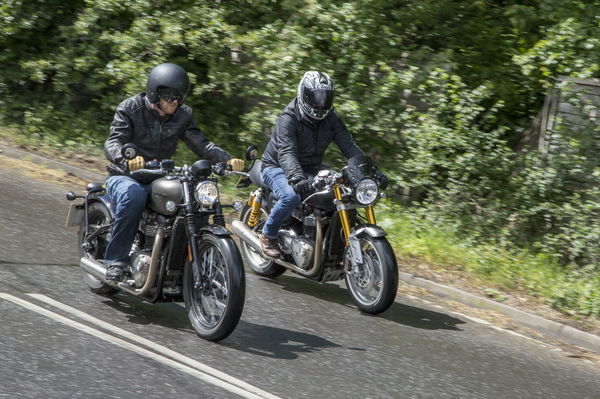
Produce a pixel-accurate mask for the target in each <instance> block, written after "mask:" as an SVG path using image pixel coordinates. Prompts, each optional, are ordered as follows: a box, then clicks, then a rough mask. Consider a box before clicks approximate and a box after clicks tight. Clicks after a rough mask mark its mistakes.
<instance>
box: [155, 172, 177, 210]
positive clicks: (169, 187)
mask: <svg viewBox="0 0 600 399" xmlns="http://www.w3.org/2000/svg"><path fill="white" fill-rule="evenodd" d="M182 198H183V189H182V188H181V182H179V179H177V178H169V177H161V178H160V179H156V180H154V181H153V182H152V186H151V190H150V208H151V209H152V210H153V211H156V212H158V213H162V214H163V215H173V214H174V213H175V212H177V207H176V206H175V205H178V204H181V200H182Z"/></svg>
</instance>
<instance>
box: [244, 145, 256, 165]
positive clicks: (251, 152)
mask: <svg viewBox="0 0 600 399" xmlns="http://www.w3.org/2000/svg"><path fill="white" fill-rule="evenodd" d="M257 157H258V147H257V146H255V145H254V144H252V145H251V146H250V147H248V149H247V150H246V160H248V161H254V160H255V159H256V158H257Z"/></svg>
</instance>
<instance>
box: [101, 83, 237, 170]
mask: <svg viewBox="0 0 600 399" xmlns="http://www.w3.org/2000/svg"><path fill="white" fill-rule="evenodd" d="M179 139H181V140H183V142H184V143H185V144H186V145H187V146H188V147H189V148H190V149H191V150H192V151H193V152H194V153H195V154H196V155H198V156H199V157H200V158H201V159H206V160H208V161H211V162H213V163H215V162H219V161H227V160H228V159H230V158H231V155H229V154H228V153H227V152H225V151H224V150H222V149H221V148H219V147H217V146H216V145H215V144H214V143H212V142H210V141H209V140H208V139H207V138H206V137H205V136H204V134H203V133H202V132H201V131H200V129H199V128H198V126H197V125H196V122H195V121H194V115H193V113H192V109H191V108H190V107H188V106H187V105H185V104H183V105H181V106H180V107H179V108H178V109H177V111H176V112H175V113H174V114H173V115H170V116H165V117H161V116H160V115H159V114H158V112H156V111H155V110H153V109H152V108H151V105H150V102H149V101H148V100H147V99H146V95H145V93H139V94H137V95H135V96H133V97H130V98H128V99H126V100H125V101H123V102H122V103H121V104H119V106H118V107H117V111H116V112H115V116H114V118H113V121H112V124H111V126H110V136H109V137H108V139H106V141H105V142H104V153H105V155H106V157H107V158H108V160H109V161H111V162H112V163H113V164H114V165H116V166H118V167H119V168H123V164H124V162H123V157H122V156H121V148H122V147H123V145H125V144H127V143H134V144H136V145H137V146H138V148H139V152H140V154H139V155H141V156H143V157H144V159H145V160H147V161H148V160H152V159H169V158H171V157H172V156H173V154H175V150H176V148H177V143H178V141H179Z"/></svg>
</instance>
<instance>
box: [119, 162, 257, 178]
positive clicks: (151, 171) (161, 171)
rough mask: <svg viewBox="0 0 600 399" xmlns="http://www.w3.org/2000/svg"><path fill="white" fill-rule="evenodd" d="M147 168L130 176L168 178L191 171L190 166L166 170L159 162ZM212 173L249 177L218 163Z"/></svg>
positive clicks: (246, 173) (133, 172) (131, 172)
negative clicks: (171, 173) (167, 176)
mask: <svg viewBox="0 0 600 399" xmlns="http://www.w3.org/2000/svg"><path fill="white" fill-rule="evenodd" d="M151 165H152V166H153V167H152V168H148V166H151ZM145 166H146V167H145V168H142V169H136V170H132V171H130V172H129V175H130V176H132V177H135V176H142V175H146V176H157V177H162V176H166V175H167V174H168V173H169V172H175V173H182V172H184V173H185V172H186V171H188V170H190V167H189V166H176V167H173V168H169V169H165V168H164V167H163V165H162V162H159V164H158V167H156V166H157V164H156V161H150V162H146V165H145ZM212 171H213V173H214V174H216V175H217V176H229V175H238V176H245V177H248V176H249V173H248V172H246V171H238V170H231V169H230V167H229V166H227V165H225V164H223V163H221V162H218V163H216V164H214V165H212Z"/></svg>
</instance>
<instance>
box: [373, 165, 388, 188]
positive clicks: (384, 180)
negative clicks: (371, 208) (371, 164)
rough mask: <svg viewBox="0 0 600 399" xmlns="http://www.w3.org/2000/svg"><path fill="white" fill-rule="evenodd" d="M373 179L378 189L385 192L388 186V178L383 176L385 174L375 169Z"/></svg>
mask: <svg viewBox="0 0 600 399" xmlns="http://www.w3.org/2000/svg"><path fill="white" fill-rule="evenodd" d="M375 179H376V180H377V182H378V183H379V188H380V189H382V190H385V189H386V188H387V186H388V178H387V176H386V175H385V173H383V172H382V171H380V170H379V169H377V171H375Z"/></svg>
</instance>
